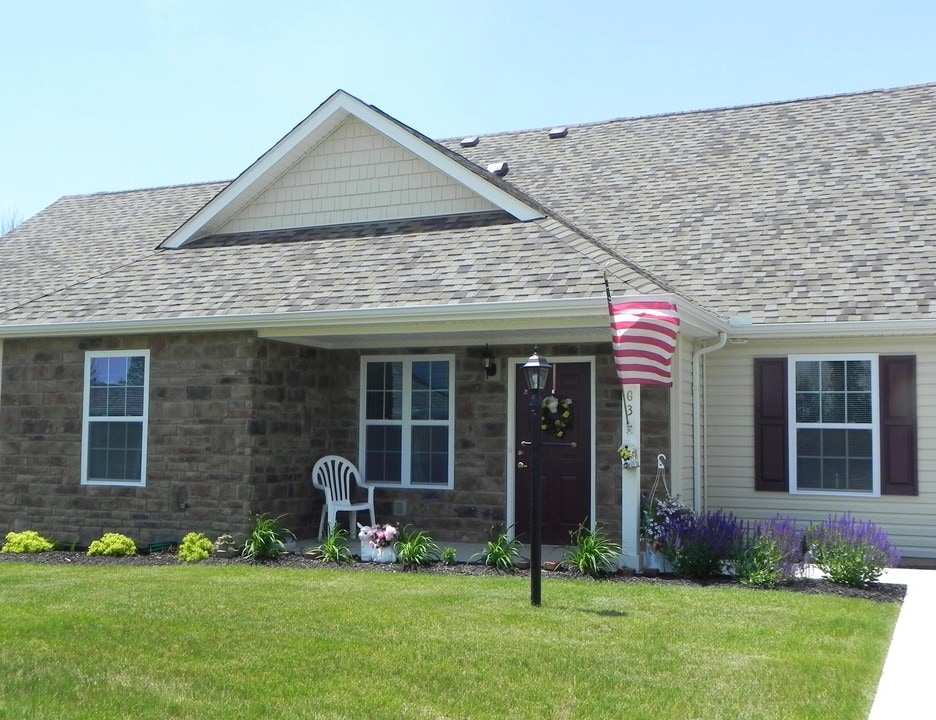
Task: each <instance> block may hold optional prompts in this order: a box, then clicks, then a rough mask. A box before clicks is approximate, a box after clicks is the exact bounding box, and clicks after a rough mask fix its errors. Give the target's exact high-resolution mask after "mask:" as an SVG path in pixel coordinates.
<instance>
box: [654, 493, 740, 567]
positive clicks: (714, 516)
mask: <svg viewBox="0 0 936 720" xmlns="http://www.w3.org/2000/svg"><path fill="white" fill-rule="evenodd" d="M740 530H741V523H740V522H739V521H738V519H737V518H736V517H735V516H734V515H733V514H731V513H725V512H722V511H721V510H716V511H714V512H705V513H701V514H699V515H696V514H694V513H691V512H690V513H688V514H680V515H675V516H672V517H670V518H669V519H668V520H667V521H666V523H664V526H663V554H664V555H665V556H666V559H667V560H669V562H670V563H671V564H672V565H673V569H674V571H675V572H676V574H677V575H681V576H683V577H691V578H696V579H704V578H711V577H715V576H717V575H721V574H722V573H723V566H724V563H726V562H727V561H729V560H731V559H732V558H733V557H734V551H735V548H736V547H737V543H738V536H739V533H740Z"/></svg>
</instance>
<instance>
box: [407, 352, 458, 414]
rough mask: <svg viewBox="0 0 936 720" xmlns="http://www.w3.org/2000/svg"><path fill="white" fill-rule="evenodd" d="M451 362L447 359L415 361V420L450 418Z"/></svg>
mask: <svg viewBox="0 0 936 720" xmlns="http://www.w3.org/2000/svg"><path fill="white" fill-rule="evenodd" d="M448 406H449V364H448V362H447V361H438V360H436V361H423V360H420V361H418V362H414V363H413V420H448V416H449V409H448Z"/></svg>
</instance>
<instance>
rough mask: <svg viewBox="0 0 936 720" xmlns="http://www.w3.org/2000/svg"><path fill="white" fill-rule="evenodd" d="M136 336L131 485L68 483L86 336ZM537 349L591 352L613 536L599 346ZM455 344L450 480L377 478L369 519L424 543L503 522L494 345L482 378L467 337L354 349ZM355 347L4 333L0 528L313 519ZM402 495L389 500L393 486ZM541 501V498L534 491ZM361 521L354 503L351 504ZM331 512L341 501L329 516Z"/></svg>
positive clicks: (168, 533) (664, 446) (338, 430)
mask: <svg viewBox="0 0 936 720" xmlns="http://www.w3.org/2000/svg"><path fill="white" fill-rule="evenodd" d="M146 348H148V349H149V350H150V353H151V355H150V359H151V368H150V424H149V433H150V434H149V448H148V466H147V485H146V487H145V488H127V487H109V486H82V485H81V484H80V480H79V478H80V468H79V464H80V457H81V402H82V391H83V372H84V355H85V351H87V350H113V349H128V350H132V349H146ZM541 350H542V353H543V354H544V355H545V356H546V357H550V356H553V357H559V356H576V355H580V356H582V357H583V358H588V357H594V358H595V374H596V383H597V389H596V393H595V398H596V399H595V413H596V419H595V422H596V438H597V448H596V458H597V461H596V477H597V490H596V492H597V497H596V505H597V520H598V522H599V523H601V525H602V526H603V528H604V529H605V530H606V531H607V532H608V534H609V535H610V536H611V538H612V539H613V538H615V537H619V536H620V516H621V511H620V502H621V500H620V498H621V487H620V485H621V483H620V461H619V460H618V458H617V454H616V450H617V447H618V443H619V436H620V422H621V400H620V397H621V395H620V388H619V386H618V385H617V380H616V378H615V375H614V368H613V363H612V358H611V354H610V348H609V347H608V346H607V345H604V344H602V345H595V346H566V345H553V346H543V347H542V348H541ZM435 352H443V353H445V352H454V355H455V373H456V375H455V383H456V412H457V417H456V439H455V488H454V490H424V489H412V490H410V489H405V490H404V489H400V490H396V489H392V488H378V490H377V491H376V497H377V515H378V520H379V521H383V522H397V523H400V524H410V525H412V526H413V527H414V528H418V529H421V530H426V531H427V532H429V533H430V534H431V535H432V536H433V537H434V538H436V539H437V541H439V542H482V541H484V540H485V539H486V538H487V537H488V535H489V533H490V532H491V530H492V529H497V528H500V527H501V526H502V525H503V523H504V522H505V521H506V506H507V496H506V462H507V458H506V457H505V438H506V435H507V432H508V429H509V428H510V422H509V420H508V417H507V388H508V384H507V374H506V370H507V368H506V359H507V358H508V357H525V356H526V355H528V354H529V352H530V348H529V346H514V347H500V348H497V354H498V358H497V360H496V362H497V364H498V372H497V374H496V375H495V376H494V377H493V378H490V379H487V380H485V379H484V376H483V374H482V372H481V368H480V359H479V355H480V350H479V349H478V348H468V349H464V348H459V349H456V350H454V351H452V350H449V349H440V350H427V349H413V350H405V349H400V348H393V349H388V350H387V351H386V352H381V351H367V352H366V353H363V354H366V355H378V354H395V355H399V354H410V353H412V354H420V353H435ZM361 355H362V352H360V351H350V350H341V351H334V350H333V351H326V350H319V349H315V348H307V347H302V346H298V345H290V344H287V343H279V342H272V341H266V340H262V339H258V338H256V337H255V336H254V335H253V334H252V333H233V332H232V333H210V334H208V333H206V334H197V335H192V334H188V335H170V334H165V335H153V336H133V337H108V338H87V339H34V340H7V341H6V342H5V345H4V358H3V363H4V365H3V384H2V393H3V394H2V398H0V533H5V532H7V531H9V530H25V529H31V530H36V531H39V532H41V533H44V534H47V535H49V536H50V537H52V538H54V539H55V540H59V541H62V542H66V543H70V542H77V543H78V544H80V545H87V544H88V543H89V542H90V541H91V540H94V539H96V538H97V537H100V535H101V534H103V533H104V532H112V531H117V532H124V533H126V534H128V535H130V536H131V537H133V538H134V539H135V540H137V541H138V542H139V543H141V544H148V543H151V542H158V541H162V540H178V539H180V538H181V536H182V535H184V534H185V533H186V532H189V531H192V530H196V531H200V532H204V533H206V534H207V535H209V537H212V536H214V535H217V534H221V533H223V532H232V533H239V532H244V531H245V530H246V529H247V527H248V522H249V518H250V516H251V515H253V514H255V513H269V514H272V515H277V516H278V515H283V516H284V518H283V524H284V525H285V526H286V527H288V528H290V529H291V530H292V531H293V532H294V533H295V534H296V535H297V537H299V538H300V539H308V538H313V537H314V536H315V533H316V532H317V530H318V521H319V514H320V511H321V505H322V500H321V493H319V492H318V491H314V490H313V489H312V487H311V483H310V480H309V472H310V470H311V467H312V464H313V463H314V461H315V460H316V459H317V458H318V457H320V456H321V455H324V454H329V453H335V454H340V455H344V456H346V457H348V458H350V459H351V460H353V461H355V462H356V461H357V452H358V433H359V430H358V412H359V393H360V357H361ZM668 393H669V391H668V390H667V389H665V388H644V389H643V392H642V394H641V407H642V415H643V421H642V436H643V437H642V446H643V447H642V453H641V454H642V457H643V458H645V461H644V465H643V471H642V476H643V482H644V484H645V485H647V486H649V483H650V482H652V478H653V474H654V470H655V462H648V461H647V460H646V459H647V458H655V457H656V454H657V453H658V452H664V453H668V450H669V448H668V428H669V394H668ZM395 500H402V501H404V503H405V506H406V512H405V514H403V515H400V516H396V515H394V514H393V508H394V501H395ZM544 500H545V501H546V502H548V498H545V499H544ZM358 519H359V520H362V518H360V517H359V518H358ZM340 522H341V523H342V524H344V523H346V516H341V517H340Z"/></svg>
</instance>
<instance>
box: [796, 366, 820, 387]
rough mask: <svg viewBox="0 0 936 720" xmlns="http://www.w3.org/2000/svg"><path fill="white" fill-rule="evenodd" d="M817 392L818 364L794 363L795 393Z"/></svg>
mask: <svg viewBox="0 0 936 720" xmlns="http://www.w3.org/2000/svg"><path fill="white" fill-rule="evenodd" d="M818 391H819V363H818V362H817V361H815V360H808V361H801V362H798V363H796V392H818Z"/></svg>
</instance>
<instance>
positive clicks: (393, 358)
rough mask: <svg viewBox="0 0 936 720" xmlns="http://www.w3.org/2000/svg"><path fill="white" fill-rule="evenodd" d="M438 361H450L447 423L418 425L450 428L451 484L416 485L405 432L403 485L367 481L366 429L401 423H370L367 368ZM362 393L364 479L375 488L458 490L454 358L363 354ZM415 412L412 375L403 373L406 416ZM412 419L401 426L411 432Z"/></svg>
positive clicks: (361, 461) (422, 422) (360, 430)
mask: <svg viewBox="0 0 936 720" xmlns="http://www.w3.org/2000/svg"><path fill="white" fill-rule="evenodd" d="M429 361H432V362H439V361H447V362H448V364H449V398H448V399H449V407H448V420H419V421H417V423H418V424H419V425H438V426H445V427H448V429H449V434H448V483H447V484H444V485H443V484H441V483H413V482H411V480H410V477H411V464H410V463H411V460H412V456H411V450H412V448H411V443H410V439H411V433H409V432H403V433H402V435H403V437H402V453H401V454H402V456H403V457H402V467H401V471H400V475H401V477H400V482H399V483H392V482H370V481H368V480H367V466H366V459H367V458H366V455H367V446H366V442H367V427H368V425H380V424H386V425H397V424H399V423H400V421H397V420H392V421H380V420H368V419H367V418H366V410H367V365H368V363H373V362H402V363H403V364H404V365H405V366H411V364H412V363H413V362H429ZM360 387H361V392H360V398H359V400H358V414H359V424H358V437H359V438H360V442H359V443H358V468H359V469H360V471H361V476H362V479H363V480H364V481H365V482H366V483H367V484H368V485H373V486H374V487H387V488H418V489H420V490H452V489H454V487H455V355H454V354H446V355H362V356H361V384H360ZM411 409H412V372H407V371H405V370H404V373H403V417H404V418H409V416H410V412H411ZM412 422H413V421H412V419H409V420H404V421H403V423H402V427H403V428H404V430H408V429H409V428H411V427H412Z"/></svg>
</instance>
